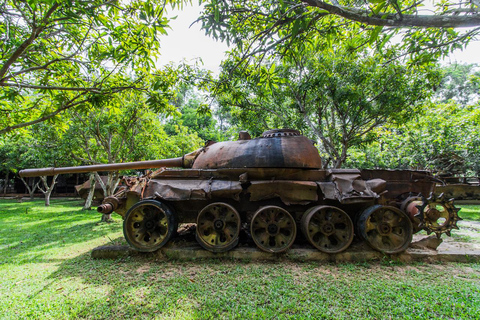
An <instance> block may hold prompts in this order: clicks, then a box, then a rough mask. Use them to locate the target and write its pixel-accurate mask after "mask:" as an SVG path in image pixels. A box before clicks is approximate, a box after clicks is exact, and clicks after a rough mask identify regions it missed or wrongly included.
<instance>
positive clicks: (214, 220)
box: [195, 202, 241, 252]
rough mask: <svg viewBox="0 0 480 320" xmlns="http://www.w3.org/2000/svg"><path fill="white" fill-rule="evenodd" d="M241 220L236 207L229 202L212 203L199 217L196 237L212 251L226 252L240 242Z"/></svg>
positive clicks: (203, 245)
mask: <svg viewBox="0 0 480 320" xmlns="http://www.w3.org/2000/svg"><path fill="white" fill-rule="evenodd" d="M240 227H241V220H240V215H239V214H238V212H237V210H235V208H234V207H232V206H231V205H229V204H227V203H222V202H217V203H212V204H209V205H208V206H206V207H205V208H203V209H202V210H201V211H200V213H199V214H198V217H197V231H196V234H195V237H196V239H197V241H198V243H199V244H200V245H201V246H202V247H203V248H204V249H206V250H208V251H212V252H225V251H228V250H230V249H233V248H234V247H235V246H236V245H237V244H238V235H239V234H240Z"/></svg>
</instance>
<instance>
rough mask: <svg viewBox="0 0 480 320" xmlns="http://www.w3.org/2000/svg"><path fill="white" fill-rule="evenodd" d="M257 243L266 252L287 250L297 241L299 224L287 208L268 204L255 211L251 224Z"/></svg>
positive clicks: (251, 230) (254, 239) (253, 236)
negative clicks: (296, 223)
mask: <svg viewBox="0 0 480 320" xmlns="http://www.w3.org/2000/svg"><path fill="white" fill-rule="evenodd" d="M250 232H251V234H252V238H253V241H254V242H255V244H256V245H257V246H258V247H259V248H260V249H262V250H263V251H266V252H274V253H277V252H283V251H286V250H287V249H288V248H290V246H291V245H292V244H293V242H294V241H295V236H296V235H297V226H296V225H295V219H293V217H292V215H291V214H290V213H288V211H287V210H285V209H282V208H280V207H276V206H266V207H263V208H260V209H258V210H257V212H255V214H254V215H253V218H252V222H251V225H250Z"/></svg>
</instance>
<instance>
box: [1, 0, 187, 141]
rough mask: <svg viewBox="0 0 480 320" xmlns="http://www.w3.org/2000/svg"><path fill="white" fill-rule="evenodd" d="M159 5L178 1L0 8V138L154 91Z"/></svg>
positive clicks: (12, 1) (51, 0) (12, 3)
mask: <svg viewBox="0 0 480 320" xmlns="http://www.w3.org/2000/svg"><path fill="white" fill-rule="evenodd" d="M166 5H171V6H176V5H183V1H182V0H178V1H174V0H150V1H144V0H131V1H105V0H86V1H67V0H40V1H39V0H21V1H17V0H6V1H2V2H1V3H0V39H1V40H0V97H1V99H0V113H2V116H1V117H0V134H3V133H7V132H11V131H12V130H15V129H18V128H22V127H26V126H30V125H33V124H36V123H40V122H43V121H45V120H48V119H50V120H54V119H57V118H58V116H59V115H61V114H63V113H64V112H65V111H66V110H69V109H77V108H81V107H85V106H88V105H93V106H95V104H96V102H97V101H98V100H99V99H111V98H112V96H114V95H115V94H117V93H119V92H122V91H125V90H142V91H145V90H147V89H149V88H151V87H148V86H147V85H149V84H150V85H152V84H153V85H155V84H156V83H157V82H156V81H144V78H145V77H149V76H150V74H152V73H155V72H154V71H153V70H152V68H153V66H154V62H155V58H156V57H157V56H158V53H159V48H160V39H159V37H160V36H161V35H163V34H166V28H167V27H168V19H167V18H166V17H165V10H164V9H165V6H166ZM162 81H163V79H162ZM160 88H161V85H157V86H156V87H155V88H154V91H155V92H154V93H152V99H151V101H152V103H153V104H155V103H156V102H157V101H158V97H159V94H160V93H161V92H160V90H159V89H160ZM145 92H147V93H148V92H149V91H148V90H147V91H145Z"/></svg>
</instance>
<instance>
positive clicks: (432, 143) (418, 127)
mask: <svg viewBox="0 0 480 320" xmlns="http://www.w3.org/2000/svg"><path fill="white" fill-rule="evenodd" d="M479 124H480V105H479V104H476V105H474V106H467V107H464V106H460V105H458V104H456V103H454V102H450V103H448V104H435V103H431V104H429V105H426V106H425V107H424V108H423V109H422V110H421V111H419V113H418V114H416V115H415V116H412V117H411V119H410V120H409V121H407V122H405V123H403V124H401V125H398V126H396V125H388V126H385V127H382V128H379V129H378V130H376V131H375V133H374V136H375V140H374V141H373V142H371V143H369V144H366V145H365V146H364V147H363V148H355V150H352V152H351V154H350V158H349V161H348V165H349V166H352V167H360V168H365V167H367V168H418V169H429V170H433V171H434V172H437V173H439V174H442V173H447V172H448V173H457V174H466V175H475V176H479V175H480V163H479V161H478V159H479V158H480V125H479Z"/></svg>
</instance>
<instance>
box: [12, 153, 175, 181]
mask: <svg viewBox="0 0 480 320" xmlns="http://www.w3.org/2000/svg"><path fill="white" fill-rule="evenodd" d="M183 164H184V161H183V157H181V158H174V159H163V160H152V161H136V162H126V163H110V164H96V165H91V166H78V167H64V168H42V169H25V170H20V172H19V173H18V174H19V175H20V177H38V176H54V175H56V174H64V173H86V172H95V171H119V170H128V169H151V168H160V167H183Z"/></svg>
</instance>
